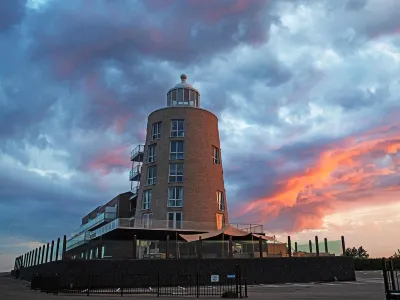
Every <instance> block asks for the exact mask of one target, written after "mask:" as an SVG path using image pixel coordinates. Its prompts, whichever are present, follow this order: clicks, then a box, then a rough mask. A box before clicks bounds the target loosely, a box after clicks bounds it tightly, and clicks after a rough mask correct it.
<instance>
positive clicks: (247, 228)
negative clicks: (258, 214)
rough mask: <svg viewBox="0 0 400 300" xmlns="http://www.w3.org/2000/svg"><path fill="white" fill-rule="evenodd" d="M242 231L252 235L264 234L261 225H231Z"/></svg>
mask: <svg viewBox="0 0 400 300" xmlns="http://www.w3.org/2000/svg"><path fill="white" fill-rule="evenodd" d="M230 225H231V226H232V227H235V228H237V229H239V230H242V231H247V232H252V233H264V226H263V225H260V224H230Z"/></svg>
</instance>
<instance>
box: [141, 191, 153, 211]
mask: <svg viewBox="0 0 400 300" xmlns="http://www.w3.org/2000/svg"><path fill="white" fill-rule="evenodd" d="M151 197H152V191H151V190H144V191H143V199H142V209H150V203H151Z"/></svg>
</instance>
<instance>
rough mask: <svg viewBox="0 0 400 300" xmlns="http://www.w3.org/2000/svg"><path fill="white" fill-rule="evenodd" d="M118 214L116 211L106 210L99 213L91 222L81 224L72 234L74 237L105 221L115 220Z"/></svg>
mask: <svg viewBox="0 0 400 300" xmlns="http://www.w3.org/2000/svg"><path fill="white" fill-rule="evenodd" d="M116 216H117V214H116V213H115V212H104V213H102V214H100V215H98V216H97V217H95V218H94V219H92V220H89V222H87V223H86V224H84V225H81V226H80V227H79V228H78V229H77V230H75V232H74V233H73V234H72V237H75V236H76V235H78V234H80V233H82V232H84V231H87V230H90V229H91V228H93V227H95V226H97V225H99V224H101V223H103V222H110V221H112V220H114V219H115V218H116Z"/></svg>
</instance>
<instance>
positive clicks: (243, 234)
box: [179, 225, 275, 243]
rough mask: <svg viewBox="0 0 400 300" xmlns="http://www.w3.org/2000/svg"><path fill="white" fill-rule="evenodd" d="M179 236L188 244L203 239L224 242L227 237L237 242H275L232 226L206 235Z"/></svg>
mask: <svg viewBox="0 0 400 300" xmlns="http://www.w3.org/2000/svg"><path fill="white" fill-rule="evenodd" d="M179 236H180V237H181V238H182V239H184V240H185V241H186V242H189V243H190V242H194V241H198V240H199V239H200V237H201V239H202V240H214V241H215V240H223V239H225V236H226V237H227V238H229V237H230V236H231V237H232V240H236V241H251V240H254V239H256V240H258V239H259V238H261V239H263V240H266V241H274V240H275V238H274V237H269V236H265V235H262V234H255V233H252V232H248V231H243V230H240V229H237V228H235V227H232V226H230V225H228V226H226V227H225V228H223V229H221V230H215V231H210V232H206V233H195V234H179Z"/></svg>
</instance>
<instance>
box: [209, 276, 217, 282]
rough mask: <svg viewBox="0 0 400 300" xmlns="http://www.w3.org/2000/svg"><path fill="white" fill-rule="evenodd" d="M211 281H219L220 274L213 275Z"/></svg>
mask: <svg viewBox="0 0 400 300" xmlns="http://www.w3.org/2000/svg"><path fill="white" fill-rule="evenodd" d="M211 282H219V275H211Z"/></svg>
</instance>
